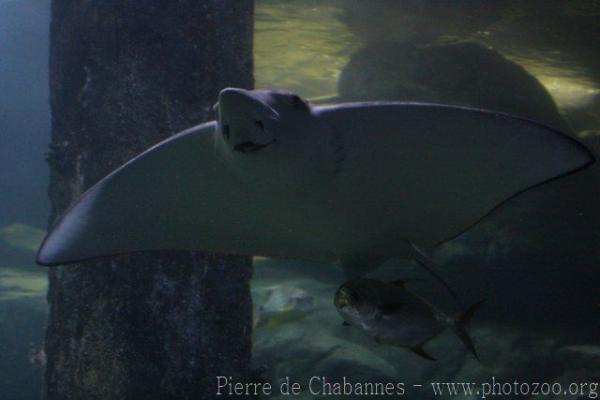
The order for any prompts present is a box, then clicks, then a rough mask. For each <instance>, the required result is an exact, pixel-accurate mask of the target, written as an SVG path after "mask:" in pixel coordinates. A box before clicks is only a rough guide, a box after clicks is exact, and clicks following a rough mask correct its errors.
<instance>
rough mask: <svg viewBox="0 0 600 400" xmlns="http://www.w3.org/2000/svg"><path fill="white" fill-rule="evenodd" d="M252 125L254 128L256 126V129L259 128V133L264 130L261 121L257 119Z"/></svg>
mask: <svg viewBox="0 0 600 400" xmlns="http://www.w3.org/2000/svg"><path fill="white" fill-rule="evenodd" d="M254 124H255V125H256V126H258V128H259V129H260V130H261V131H264V130H265V124H263V122H262V121H261V120H259V119H258V120H256V121H254Z"/></svg>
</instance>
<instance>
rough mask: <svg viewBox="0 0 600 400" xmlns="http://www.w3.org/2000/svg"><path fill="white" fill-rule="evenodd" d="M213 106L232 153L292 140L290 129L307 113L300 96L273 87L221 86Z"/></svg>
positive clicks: (269, 148) (243, 153)
mask: <svg viewBox="0 0 600 400" xmlns="http://www.w3.org/2000/svg"><path fill="white" fill-rule="evenodd" d="M215 108H216V111H217V118H218V131H219V132H218V133H219V135H220V136H221V137H220V139H221V140H222V142H223V144H225V146H226V147H227V149H229V150H230V151H231V152H232V153H233V155H236V156H246V157H251V156H252V155H253V154H258V153H262V155H266V154H269V153H273V152H274V151H277V150H281V146H282V145H283V146H286V145H288V144H289V142H290V141H294V140H295V138H294V137H293V135H291V134H290V132H293V131H294V129H293V128H294V127H295V126H296V124H297V123H298V122H299V121H301V120H302V119H306V118H307V117H309V115H310V106H309V104H308V103H307V102H306V101H304V100H303V99H302V98H300V97H299V96H297V95H295V94H293V93H290V92H284V91H274V90H245V89H238V88H227V89H223V90H222V91H221V93H220V94H219V102H218V103H217V104H216V105H215ZM277 147H279V149H277Z"/></svg>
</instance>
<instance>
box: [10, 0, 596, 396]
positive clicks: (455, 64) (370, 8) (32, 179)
mask: <svg viewBox="0 0 600 400" xmlns="http://www.w3.org/2000/svg"><path fill="white" fill-rule="evenodd" d="M598 18H600V6H599V5H598V2H595V1H531V0H530V1H498V2H478V1H468V0H457V1H453V2H436V1H411V0H407V1H391V0H389V1H384V0H376V1H364V0H363V1H361V0H331V1H327V0H322V1H317V0H313V1H304V0H294V1H284V0H279V1H276V0H258V1H257V2H256V5H255V22H254V23H255V26H254V78H255V87H257V88H263V87H268V88H270V87H273V88H285V89H289V90H291V91H293V92H296V93H298V94H299V95H301V96H303V97H305V98H308V99H310V100H313V101H315V102H319V103H335V102H344V101H360V100H412V101H427V102H434V103H447V104H460V105H470V106H475V107H479V108H486V109H493V110H498V111H503V112H507V113H511V114H516V115H522V116H525V117H528V118H531V119H534V120H538V121H541V122H544V123H545V124H547V125H550V126H553V127H556V128H558V129H560V130H562V131H564V132H567V133H569V134H570V135H572V136H573V137H575V138H578V139H579V140H580V141H582V142H583V143H584V144H586V145H587V146H588V148H590V149H591V150H592V152H593V153H594V154H595V155H596V157H597V156H598V154H600V53H598V46H597V43H598V40H599V39H600V25H599V24H598V23H597V21H598ZM49 24H50V4H49V1H41V0H0V163H1V167H2V168H0V176H1V180H0V399H2V400H5V399H6V400H12V399H37V398H39V397H40V393H41V392H42V375H43V366H44V362H45V361H44V357H45V356H44V353H43V351H42V348H43V337H44V328H45V323H46V318H47V305H46V299H45V295H46V290H47V277H46V269H45V268H41V267H38V266H36V265H35V263H34V255H35V251H36V250H37V248H38V246H39V243H40V241H41V240H42V238H43V236H44V233H45V228H46V225H47V221H48V214H49V205H48V200H47V185H48V167H47V165H46V164H45V161H44V157H45V152H46V151H47V146H48V143H49V141H50V112H49V106H48V96H49V94H48V62H47V59H48V46H49V35H48V32H49V28H48V27H49ZM599 168H600V167H599V166H598V165H597V164H596V165H593V166H592V167H590V168H587V169H586V170H585V171H582V172H581V173H578V174H576V175H573V176H570V177H568V178H566V179H561V180H557V181H554V182H551V183H550V184H548V185H544V186H541V187H538V188H535V189H534V190H531V191H528V192H526V193H524V194H522V195H520V196H519V197H517V198H515V199H513V200H511V201H510V202H509V203H507V204H506V205H504V206H503V207H501V208H500V209H499V210H497V211H496V212H495V213H493V214H492V215H490V216H489V217H488V218H486V219H485V220H484V221H482V222H481V223H480V224H478V225H477V226H475V227H474V228H473V229H471V230H470V231H468V232H467V233H466V234H464V235H462V236H461V237H459V238H458V239H456V240H453V241H451V242H449V243H446V244H444V245H442V246H441V247H440V248H438V249H437V250H436V252H435V253H434V255H433V258H434V260H435V262H436V263H437V264H438V265H441V266H443V269H441V271H442V272H443V276H444V279H446V280H447V281H448V282H449V284H450V285H451V286H452V287H453V288H454V289H455V290H456V291H457V292H458V293H459V294H460V297H461V302H462V303H464V305H468V304H471V303H473V302H475V301H478V300H481V299H485V300H486V302H485V305H484V306H483V307H482V308H481V309H480V310H479V311H478V313H477V314H476V316H475V317H474V319H473V321H472V323H471V324H470V327H469V332H470V334H471V336H472V337H473V339H474V341H475V346H476V347H477V349H478V352H479V355H480V358H481V363H480V362H478V361H477V360H475V359H474V358H473V357H472V356H471V355H470V354H469V353H468V352H467V351H466V350H465V348H464V347H463V345H462V344H461V343H460V342H459V341H458V340H457V339H456V337H454V336H453V335H452V334H451V333H449V332H448V333H445V334H443V335H442V336H440V337H439V338H436V339H435V340H433V341H432V342H431V343H429V344H428V345H427V349H428V352H429V353H431V354H433V355H434V356H435V357H436V358H437V359H438V361H437V362H435V363H433V362H429V361H426V360H423V359H421V358H419V357H418V356H417V355H414V354H413V353H410V352H409V351H406V350H405V349H400V348H394V347H389V346H383V345H376V344H375V343H374V342H372V341H371V340H370V339H368V338H366V337H363V336H362V335H361V334H360V333H359V332H357V331H354V330H352V329H348V328H347V327H343V326H342V325H341V322H342V320H341V318H340V317H339V316H338V314H337V312H336V310H335V308H334V307H333V303H332V301H333V298H332V296H333V293H334V292H335V290H336V288H337V287H338V286H339V285H340V284H341V283H342V282H343V281H344V280H345V279H344V275H343V273H342V271H341V270H340V269H339V268H337V267H336V266H329V265H327V266H323V265H318V264H315V263H306V262H300V261H290V260H273V259H264V258H255V260H254V275H253V278H252V286H251V290H252V297H253V303H254V321H253V324H254V333H253V367H254V368H255V370H256V374H257V377H259V378H260V379H261V380H266V381H270V382H274V383H277V382H279V381H280V380H281V379H282V378H285V377H286V376H289V377H291V378H292V379H294V380H296V381H299V382H303V383H306V382H308V381H309V379H310V378H311V377H313V376H318V377H322V376H325V377H327V379H329V380H331V381H339V380H341V379H342V377H344V376H345V377H347V378H348V379H350V380H352V381H353V382H399V381H402V382H406V383H407V392H408V393H407V394H406V396H407V398H416V399H427V398H435V396H434V394H433V393H431V389H428V388H426V387H424V388H422V389H418V388H412V387H408V386H410V385H412V384H423V385H424V386H426V385H427V384H429V383H430V382H488V381H490V379H491V378H492V376H493V377H494V378H495V379H496V381H499V382H513V381H515V380H518V381H522V382H550V383H553V382H561V383H563V384H564V385H565V386H566V385H568V384H570V383H573V382H575V383H577V384H580V383H588V384H591V383H593V382H596V385H597V382H598V379H599V377H600V290H598V288H599V287H600V270H599V266H600V170H599ZM401 264H402V265H401ZM375 276H377V277H379V278H381V279H398V278H409V279H412V278H414V279H415V281H414V284H413V285H412V286H411V287H413V286H414V288H415V290H416V291H417V292H418V293H420V294H422V295H423V296H424V297H426V298H427V299H428V300H430V301H431V302H432V303H434V304H436V305H437V306H439V307H440V308H442V309H444V310H445V311H446V312H448V313H450V314H456V313H458V312H460V311H462V310H460V308H461V307H460V306H458V305H454V304H453V303H452V301H451V300H450V299H449V297H448V296H447V294H446V293H445V292H444V290H443V289H440V287H439V286H438V285H437V284H436V283H435V282H433V281H432V280H431V279H430V277H429V276H428V275H426V274H424V273H423V272H422V271H421V270H420V269H419V268H418V267H417V266H416V265H415V264H413V263H411V262H404V261H396V260H392V261H390V262H388V263H386V265H385V266H384V267H383V268H381V269H380V270H379V271H377V272H376V273H375ZM418 279H421V280H418ZM257 379H258V378H257ZM269 397H279V395H277V394H273V395H271V396H269ZM281 397H286V396H283V395H281ZM295 397H296V398H312V395H311V394H310V393H309V392H308V391H307V390H304V391H303V392H302V393H301V395H299V396H295ZM344 397H345V398H352V396H344ZM465 397H466V398H479V397H478V396H476V395H472V396H471V397H469V396H465ZM521 397H525V398H527V396H521ZM545 397H546V398H556V399H562V398H572V399H579V398H595V397H593V393H592V392H590V391H584V392H583V393H577V394H574V393H573V394H571V393H569V394H568V395H565V394H564V393H560V394H550V395H548V396H545Z"/></svg>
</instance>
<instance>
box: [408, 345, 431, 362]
mask: <svg viewBox="0 0 600 400" xmlns="http://www.w3.org/2000/svg"><path fill="white" fill-rule="evenodd" d="M424 344H425V343H421V344H418V345H416V346H414V347H409V349H410V350H412V352H413V353H415V354H418V355H419V356H421V357H423V358H424V359H426V360H429V361H437V360H436V359H435V358H433V357H432V356H430V355H429V354H427V353H426V352H425V350H423V345H424Z"/></svg>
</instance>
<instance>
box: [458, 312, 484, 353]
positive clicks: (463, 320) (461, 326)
mask: <svg viewBox="0 0 600 400" xmlns="http://www.w3.org/2000/svg"><path fill="white" fill-rule="evenodd" d="M484 301H485V300H480V301H478V302H477V303H474V304H472V305H471V306H470V307H469V308H467V309H466V311H465V312H463V313H462V314H460V315H459V316H458V317H457V318H456V320H455V322H454V333H455V334H456V336H458V338H459V339H460V340H461V341H462V342H463V344H464V345H465V347H466V348H467V349H468V350H469V351H470V352H471V353H472V354H473V356H474V357H475V358H476V359H477V361H479V362H481V360H480V359H479V356H478V355H477V351H476V350H475V346H474V345H473V341H472V340H471V337H470V336H469V334H468V333H467V330H466V325H467V323H468V322H469V321H470V320H471V318H472V317H473V314H475V311H477V309H478V308H479V306H481V304H483V302H484Z"/></svg>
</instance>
